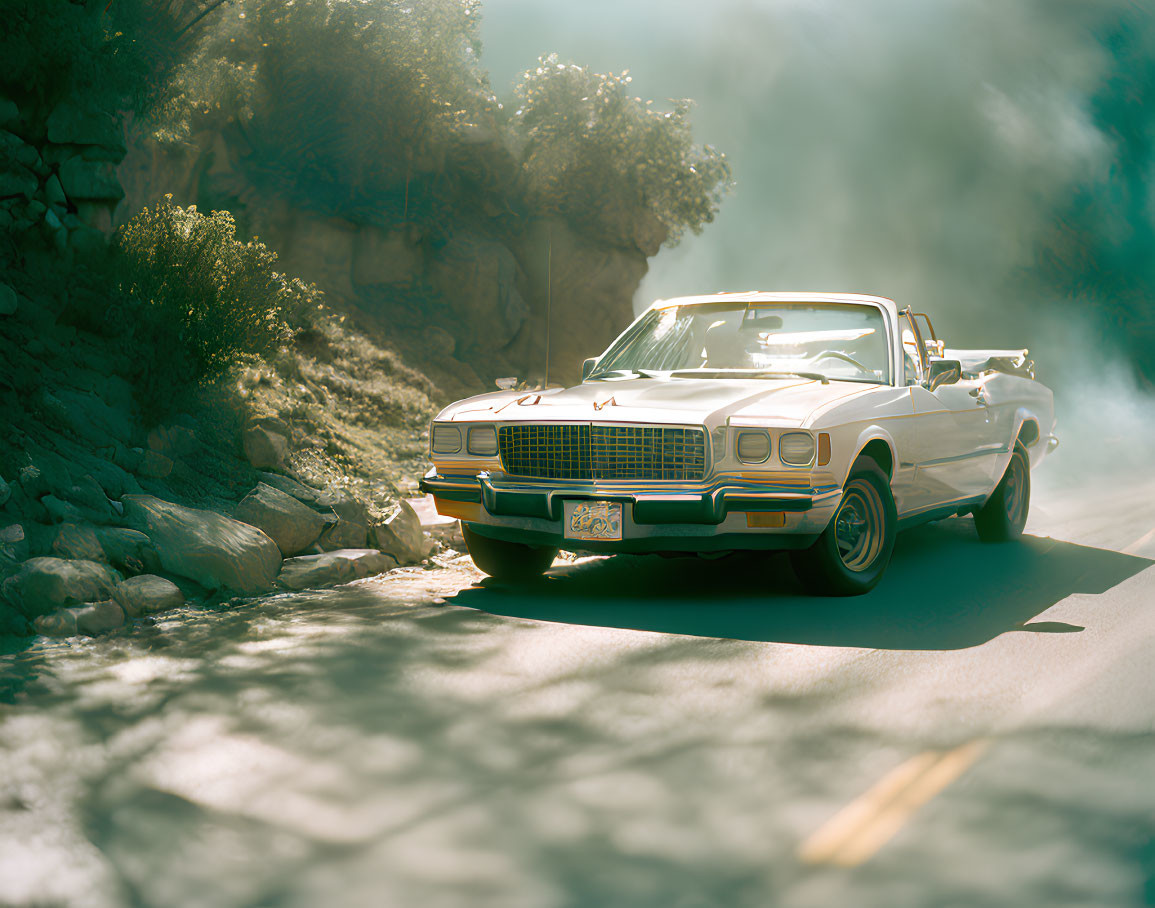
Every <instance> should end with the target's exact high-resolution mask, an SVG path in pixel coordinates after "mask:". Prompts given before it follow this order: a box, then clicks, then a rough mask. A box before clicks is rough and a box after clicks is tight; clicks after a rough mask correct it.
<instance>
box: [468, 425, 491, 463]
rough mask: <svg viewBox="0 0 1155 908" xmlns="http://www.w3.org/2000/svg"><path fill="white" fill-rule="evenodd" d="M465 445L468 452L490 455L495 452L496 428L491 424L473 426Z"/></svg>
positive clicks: (482, 455)
mask: <svg viewBox="0 0 1155 908" xmlns="http://www.w3.org/2000/svg"><path fill="white" fill-rule="evenodd" d="M465 447H466V449H467V450H468V451H469V453H470V454H476V455H478V456H480V457H492V456H493V455H494V454H496V453H497V430H496V429H494V428H493V426H474V427H473V428H471V429H470V430H469V441H468V442H467V443H466V445H465Z"/></svg>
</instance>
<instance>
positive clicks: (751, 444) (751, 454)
mask: <svg viewBox="0 0 1155 908" xmlns="http://www.w3.org/2000/svg"><path fill="white" fill-rule="evenodd" d="M737 449H738V459H739V460H741V461H742V462H743V463H765V462H766V460H767V459H768V458H769V457H770V436H769V435H767V434H766V433H765V432H739V433H738V445H737Z"/></svg>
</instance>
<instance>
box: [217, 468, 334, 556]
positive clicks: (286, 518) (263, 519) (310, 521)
mask: <svg viewBox="0 0 1155 908" xmlns="http://www.w3.org/2000/svg"><path fill="white" fill-rule="evenodd" d="M233 516H234V517H236V519H237V520H243V521H244V522H245V523H247V524H250V525H252V526H255V527H257V528H259V529H261V530H264V532H265V533H266V534H267V535H268V536H269V538H271V539H272V540H273V542H275V543H276V544H277V548H279V549H280V550H281V554H282V555H286V556H288V555H296V554H297V553H298V552H303V551H304V550H305V549H307V548H308V547H309V546H311V545H312V544H313V543H314V542H316V541H317V537H318V536H320V535H321V530H323V529H324V528H325V518H324V517H322V516H321V515H320V514H318V513H317V512H316V511H314V510H313V509H312V508H309V507H307V506H306V505H303V504H301V502H299V501H297V499H295V498H293V497H292V496H291V495H287V494H286V493H284V492H282V491H280V490H278V489H274V488H273V487H272V486H269V485H266V484H265V483H263V482H261V483H257V487H256V488H255V489H253V491H251V492H250V493H249V494H248V495H247V496H246V497H245V499H244V501H242V502H241V503H240V504H239V505H237V509H236V511H235V512H234V513H233Z"/></svg>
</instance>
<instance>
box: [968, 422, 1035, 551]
mask: <svg viewBox="0 0 1155 908" xmlns="http://www.w3.org/2000/svg"><path fill="white" fill-rule="evenodd" d="M1030 506H1031V462H1030V460H1029V459H1028V458H1027V451H1026V449H1025V448H1024V447H1023V446H1022V445H1021V444H1019V443H1018V442H1016V443H1015V450H1014V453H1013V454H1011V462H1010V463H1009V464H1007V471H1006V472H1005V473H1004V474H1003V478H1002V479H1001V480H999V484H998V485H997V486H995V490H994V492H992V493H991V497H990V498H988V499H987V503H986V504H984V505H983V506H982V507H981V508H979V509H978V510H977V511H975V529H976V530H978V534H979V539H981V540H982V541H983V542H1008V541H1010V540H1012V539H1018V538H1019V537H1020V536H1022V535H1023V527H1024V526H1026V524H1027V512H1028V511H1029V510H1030Z"/></svg>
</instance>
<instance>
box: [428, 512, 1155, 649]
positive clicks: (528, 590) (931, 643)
mask: <svg viewBox="0 0 1155 908" xmlns="http://www.w3.org/2000/svg"><path fill="white" fill-rule="evenodd" d="M1150 564H1152V562H1151V561H1149V560H1148V559H1145V558H1138V557H1135V556H1132V555H1123V554H1120V553H1118V552H1112V551H1108V550H1104V549H1096V548H1091V547H1088V546H1082V545H1075V544H1074V543H1069V542H1059V541H1056V540H1053V539H1049V538H1046V537H1038V536H1026V537H1024V538H1023V539H1022V540H1021V541H1020V542H1017V543H1009V544H1005V545H984V544H982V543H980V542H979V541H978V539H977V538H976V537H975V532H974V524H973V522H972V521H970V520H966V519H954V520H948V521H944V522H942V523H939V524H933V525H930V526H926V527H922V528H919V529H916V530H912V531H909V532H907V533H902V534H900V535H899V537H898V542H897V544H896V546H895V551H894V557H893V560H892V562H891V565H890V568H889V569H888V570H887V573H886V575H885V576H884V577H883V579H882V582H881V583H880V584H879V585H878V586H877V587H876V588H875V589H874V590H872V591H871V592H870V593H868V594H867V595H865V596H856V597H851V598H845V599H840V598H835V599H829V598H815V597H811V596H807V595H805V594H804V593H803V591H802V589H801V588H800V586H799V585H798V581H797V580H796V579H795V577H794V574H793V572H792V571H791V569H790V565H789V562H788V561H787V559H786V556H785V555H783V554H781V553H775V554H771V555H759V554H740V555H733V556H730V557H727V558H723V559H717V560H712V561H706V560H700V559H697V558H685V559H681V558H679V559H663V558H658V557H632V556H621V555H619V556H616V557H614V558H609V559H602V560H597V561H588V562H582V563H578V564H574V565H569V566H559V567H555V568H554V569H552V570H551V571H550V573H549V574H548V575H547V576H546V577H545V578H544V579H542V580H541V581H539V582H536V583H532V584H525V585H518V586H507V585H502V584H497V583H495V582H493V581H491V580H486V581H483V583H482V584H481V585H480V586H476V587H473V588H471V589H466V590H462V591H461V592H460V593H458V594H457V595H455V596H451V597H448V598H447V600H446V601H447V602H449V603H452V604H453V605H459V606H464V607H467V608H473V609H479V610H482V611H486V612H490V613H492V614H495V615H503V616H507V617H518V618H533V619H536V620H539V621H558V622H565V623H568V624H585V625H600V626H606V627H619V628H630V629H634V630H647V631H659V632H662V633H667V634H687V635H693V636H701V637H723V638H729V639H736V640H751V641H759V642H778V643H804V644H814V645H819V646H852V647H866V648H870V649H921V650H943V649H962V648H965V647H969V646H976V645H978V644H981V643H985V642H986V641H988V640H991V639H993V638H994V637H997V636H998V635H999V634H1002V633H1005V632H1007V631H1013V630H1017V631H1027V632H1034V633H1071V632H1078V631H1081V630H1082V629H1083V628H1082V627H1081V626H1079V625H1076V624H1068V623H1065V622H1060V621H1045V622H1035V623H1031V621H1030V619H1032V618H1034V617H1035V616H1036V615H1038V614H1040V613H1041V612H1044V611H1046V610H1047V609H1048V608H1050V607H1051V606H1052V605H1054V604H1055V603H1057V602H1059V601H1061V600H1062V599H1065V598H1066V597H1068V596H1070V595H1072V594H1075V593H1090V594H1097V593H1103V592H1105V591H1107V590H1109V589H1111V588H1112V587H1114V586H1116V585H1117V584H1119V583H1122V582H1123V581H1124V580H1126V579H1127V578H1129V577H1131V576H1133V575H1135V574H1137V573H1139V572H1140V571H1142V570H1143V569H1144V568H1146V567H1147V566H1149V565H1150Z"/></svg>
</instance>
